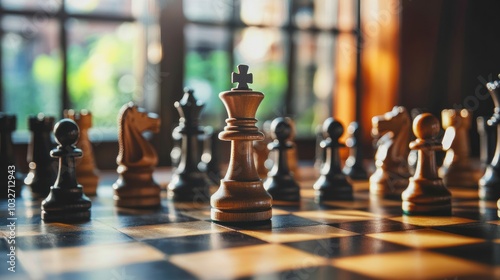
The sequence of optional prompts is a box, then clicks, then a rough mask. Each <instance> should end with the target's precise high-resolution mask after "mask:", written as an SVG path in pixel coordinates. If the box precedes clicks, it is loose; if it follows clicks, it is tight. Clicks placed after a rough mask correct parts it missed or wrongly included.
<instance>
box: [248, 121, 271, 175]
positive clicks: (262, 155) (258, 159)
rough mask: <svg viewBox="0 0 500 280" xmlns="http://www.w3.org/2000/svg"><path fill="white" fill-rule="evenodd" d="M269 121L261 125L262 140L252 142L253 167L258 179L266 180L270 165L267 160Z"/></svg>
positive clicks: (269, 133)
mask: <svg viewBox="0 0 500 280" xmlns="http://www.w3.org/2000/svg"><path fill="white" fill-rule="evenodd" d="M270 130H271V121H269V120H267V121H265V122H264V124H263V125H262V132H263V133H264V140H262V141H254V142H253V156H254V160H255V165H256V167H257V173H259V177H260V178H266V177H267V173H269V169H268V168H267V166H268V165H272V164H271V161H270V159H269V149H268V148H267V145H269V143H271V141H272V138H271V131H270Z"/></svg>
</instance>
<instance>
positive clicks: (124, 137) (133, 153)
mask: <svg viewBox="0 0 500 280" xmlns="http://www.w3.org/2000/svg"><path fill="white" fill-rule="evenodd" d="M159 129H160V119H159V118H158V115H156V114H154V113H148V112H146V111H145V110H144V109H142V108H139V107H137V106H136V105H135V104H134V103H132V102H129V103H127V104H125V105H123V106H122V108H121V109H120V113H119V115H118V145H119V151H118V157H117V158H116V162H117V163H118V169H117V172H118V175H119V177H118V180H117V181H116V182H115V183H114V184H113V189H114V196H113V199H114V201H115V205H116V206H118V207H128V208H154V207H159V206H160V192H161V189H160V186H159V185H158V184H157V183H156V182H155V181H154V179H153V171H154V168H155V166H156V164H157V163H158V156H157V154H156V151H155V150H154V148H153V146H152V145H151V144H150V143H149V142H148V141H147V140H146V139H144V137H143V135H142V133H143V132H144V131H151V132H153V133H158V131H159Z"/></svg>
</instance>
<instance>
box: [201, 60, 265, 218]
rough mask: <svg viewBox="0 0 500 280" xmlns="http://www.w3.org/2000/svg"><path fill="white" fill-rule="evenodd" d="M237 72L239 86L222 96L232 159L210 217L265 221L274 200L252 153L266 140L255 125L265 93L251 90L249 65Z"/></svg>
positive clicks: (235, 78)
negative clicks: (259, 172)
mask: <svg viewBox="0 0 500 280" xmlns="http://www.w3.org/2000/svg"><path fill="white" fill-rule="evenodd" d="M238 70H239V73H233V74H232V77H231V80H232V82H233V83H238V86H237V87H236V88H233V89H231V90H230V91H225V92H221V93H220V95H219V97H220V99H221V100H222V102H223V103H224V106H225V107H226V110H227V113H228V118H227V119H226V123H227V125H226V127H225V128H224V131H222V132H221V133H220V134H219V138H220V139H221V140H224V141H231V156H230V160H229V166H228V169H227V173H226V176H225V177H224V179H222V180H221V183H220V187H219V189H218V190H217V192H215V193H214V194H213V195H212V197H211V200H210V202H211V203H210V204H211V205H212V213H211V218H212V220H214V221H219V222H254V221H266V220H269V219H271V215H272V210H271V205H272V198H271V196H270V195H269V193H268V192H267V191H266V190H265V189H264V187H263V184H262V180H261V179H260V178H259V175H258V173H257V170H256V168H255V162H254V157H253V154H252V152H253V151H252V149H253V148H252V141H259V140H263V139H264V135H263V134H262V133H261V132H260V131H259V130H258V129H257V127H256V126H255V124H256V123H257V120H256V119H255V113H256V111H257V108H258V107H259V104H260V102H261V101H262V99H264V94H263V93H262V92H258V91H252V90H251V89H250V88H248V85H247V84H248V83H252V80H253V79H252V74H249V73H248V66H247V65H238Z"/></svg>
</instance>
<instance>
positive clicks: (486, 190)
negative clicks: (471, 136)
mask: <svg viewBox="0 0 500 280" xmlns="http://www.w3.org/2000/svg"><path fill="white" fill-rule="evenodd" d="M499 76H500V75H499ZM486 87H487V88H488V91H489V92H490V95H491V97H492V99H493V102H494V104H495V111H494V114H493V116H492V117H491V118H490V119H489V120H488V126H491V127H495V128H496V130H497V143H496V148H495V155H494V156H493V159H492V161H491V162H490V164H488V166H487V167H486V171H485V172H484V175H483V177H481V179H480V180H479V198H480V199H483V200H498V199H499V198H500V80H496V81H494V82H491V83H488V84H486Z"/></svg>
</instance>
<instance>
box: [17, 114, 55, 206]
mask: <svg viewBox="0 0 500 280" xmlns="http://www.w3.org/2000/svg"><path fill="white" fill-rule="evenodd" d="M28 125H29V129H30V131H31V140H30V143H29V145H28V155H27V158H28V166H29V172H28V175H27V176H26V178H25V179H24V184H25V185H26V186H28V187H30V188H31V194H32V197H33V198H34V199H43V198H45V197H47V195H48V194H49V192H50V186H52V184H53V183H54V180H55V179H56V175H57V165H56V162H55V161H54V160H53V159H52V158H51V157H50V150H51V149H52V141H51V139H50V133H51V131H52V128H53V126H54V118H53V117H48V116H45V115H44V114H42V113H40V114H38V115H36V116H30V117H29V118H28Z"/></svg>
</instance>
